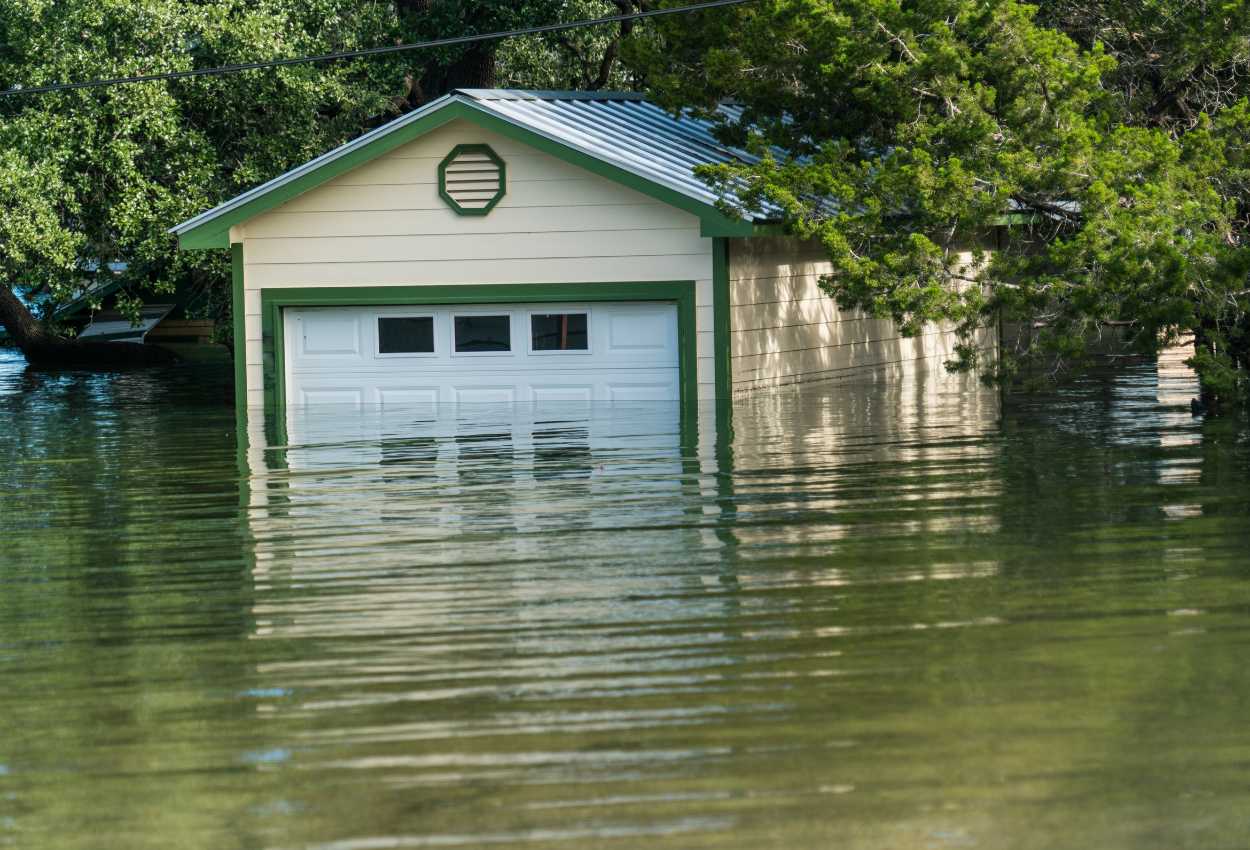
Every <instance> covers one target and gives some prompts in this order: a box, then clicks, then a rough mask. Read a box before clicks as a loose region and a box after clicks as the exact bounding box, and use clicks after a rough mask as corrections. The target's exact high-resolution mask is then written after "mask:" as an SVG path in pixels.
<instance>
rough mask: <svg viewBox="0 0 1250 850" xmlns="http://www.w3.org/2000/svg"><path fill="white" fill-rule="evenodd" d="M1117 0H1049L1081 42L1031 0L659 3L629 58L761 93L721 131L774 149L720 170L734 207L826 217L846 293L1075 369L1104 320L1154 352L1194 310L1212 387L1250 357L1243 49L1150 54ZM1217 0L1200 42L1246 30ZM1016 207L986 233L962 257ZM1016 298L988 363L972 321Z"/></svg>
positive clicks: (836, 292) (826, 235) (967, 357)
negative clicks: (670, 16)
mask: <svg viewBox="0 0 1250 850" xmlns="http://www.w3.org/2000/svg"><path fill="white" fill-rule="evenodd" d="M1120 5H1121V4H1120V3H1118V2H1117V0H1102V2H1101V3H1094V4H1076V3H1070V4H1066V5H1065V4H1064V3H1059V4H1056V6H1054V7H1049V8H1048V15H1049V17H1048V18H1047V20H1049V21H1050V22H1051V23H1054V24H1055V25H1056V26H1060V25H1062V26H1067V27H1068V28H1069V29H1071V30H1072V33H1073V35H1076V36H1078V37H1079V39H1081V40H1080V41H1078V39H1074V37H1073V35H1069V34H1068V33H1065V32H1063V31H1061V30H1060V29H1057V28H1054V27H1047V26H1045V25H1044V24H1043V22H1042V20H1040V19H1039V18H1038V17H1037V15H1036V12H1035V9H1034V8H1033V7H1030V6H1026V5H1024V4H1022V3H1019V2H1016V0H980V2H971V0H912V2H903V3H899V2H893V1H892V0H760V2H758V3H754V4H750V5H747V6H743V7H736V8H734V9H733V10H724V11H722V12H721V13H719V14H716V15H700V16H697V17H692V18H690V19H683V20H681V21H671V20H670V21H665V22H663V23H661V24H660V25H659V26H658V31H659V37H658V38H657V39H656V40H654V41H653V42H650V43H648V42H642V41H639V42H634V43H632V44H631V46H630V51H629V59H630V62H631V64H632V65H633V66H634V67H636V68H638V69H639V71H640V72H641V73H644V74H646V77H647V81H648V84H649V87H650V88H651V90H652V91H653V92H654V93H655V94H656V96H657V97H658V98H659V99H660V100H662V101H663V102H664V103H665V104H667V105H669V106H670V107H672V108H678V107H681V106H686V105H689V104H695V105H698V106H699V107H702V108H703V109H705V110H709V111H710V110H711V108H712V107H713V106H714V105H715V104H717V103H718V102H720V101H723V100H725V99H732V100H735V101H737V102H739V103H740V104H741V105H742V106H743V107H744V112H743V115H742V120H741V122H740V123H737V124H730V123H728V122H726V121H724V120H722V121H721V126H720V132H721V133H722V135H723V136H724V137H725V139H726V140H727V141H733V142H737V143H741V144H750V145H751V146H752V147H753V148H754V149H755V150H756V151H758V152H759V153H760V154H761V155H762V159H761V161H760V162H759V163H758V164H756V165H750V166H740V167H729V166H724V167H718V168H714V169H705V170H704V172H703V173H704V176H705V177H706V178H707V179H708V180H709V181H710V182H711V183H712V184H713V185H714V186H716V187H718V188H719V189H720V190H721V191H722V195H723V197H724V198H725V200H724V203H725V204H726V206H729V207H731V208H749V209H762V208H764V207H765V206H772V207H774V208H777V209H779V210H780V211H781V213H780V214H781V217H782V218H783V219H784V222H785V226H786V228H787V229H788V231H789V232H791V233H793V234H795V235H798V236H802V237H810V238H815V239H819V240H820V241H821V242H822V244H823V245H824V247H825V249H826V250H827V252H828V254H829V257H830V259H831V261H832V264H833V268H834V272H833V274H831V275H830V276H829V277H828V278H827V279H826V280H824V281H823V286H824V288H825V289H826V290H827V291H828V292H829V294H831V295H832V296H834V297H835V298H837V300H838V301H839V302H840V303H841V304H842V305H843V306H845V307H856V308H861V309H864V310H866V311H868V312H870V313H871V314H873V315H877V316H888V317H891V318H893V319H894V320H895V321H897V322H899V323H900V325H901V326H902V328H903V330H904V331H905V332H909V333H915V332H916V331H918V330H919V328H920V326H921V325H922V324H923V323H925V322H928V321H934V320H948V321H954V322H956V323H958V325H959V328H960V330H961V333H962V334H963V335H964V337H965V340H966V341H967V342H966V344H965V345H963V346H961V349H960V357H959V360H958V363H956V364H953V365H954V366H957V367H959V368H981V369H982V370H983V372H984V373H985V374H986V375H987V376H988V377H992V378H996V379H1000V380H1001V379H1005V378H1008V377H1011V376H1012V375H1015V374H1018V373H1019V372H1020V371H1021V370H1022V369H1025V368H1026V367H1029V368H1033V369H1034V370H1036V369H1037V368H1038V367H1041V370H1042V374H1044V375H1046V376H1054V375H1057V374H1058V373H1060V372H1062V371H1064V370H1065V369H1067V368H1068V367H1069V366H1071V365H1072V364H1073V363H1075V362H1079V361H1081V360H1082V359H1083V358H1084V357H1085V356H1086V355H1087V354H1088V350H1089V341H1090V339H1091V338H1092V337H1093V336H1094V335H1096V334H1097V333H1099V332H1101V330H1102V329H1104V328H1107V327H1115V328H1117V329H1119V331H1120V332H1121V333H1122V334H1123V335H1124V339H1125V340H1126V342H1127V343H1128V344H1129V345H1131V346H1132V347H1134V348H1135V349H1136V350H1138V351H1142V352H1152V351H1156V350H1158V348H1159V347H1160V346H1162V345H1166V344H1169V343H1171V342H1174V341H1175V340H1177V339H1179V338H1181V337H1182V336H1183V335H1184V334H1187V333H1190V332H1194V333H1196V334H1197V339H1198V350H1197V352H1196V354H1195V358H1194V364H1195V365H1196V366H1197V368H1198V370H1199V373H1200V375H1201V377H1202V380H1203V384H1204V394H1205V395H1206V396H1207V397H1208V400H1209V401H1212V402H1214V401H1215V400H1216V399H1217V398H1218V397H1226V396H1228V395H1230V394H1232V393H1234V392H1237V391H1244V390H1245V389H1246V387H1247V374H1248V369H1250V333H1248V323H1247V316H1248V315H1250V285H1248V284H1247V273H1248V271H1250V259H1248V253H1247V247H1246V246H1247V237H1248V235H1250V231H1248V229H1247V222H1246V211H1247V209H1248V207H1247V205H1246V198H1247V194H1246V186H1247V175H1248V173H1250V172H1248V171H1247V160H1246V152H1245V147H1246V145H1245V141H1246V139H1247V130H1248V128H1250V110H1248V109H1247V107H1246V102H1245V100H1244V99H1240V100H1239V99H1237V97H1236V96H1235V94H1234V93H1230V92H1227V91H1226V90H1225V89H1226V88H1227V86H1226V84H1225V82H1222V81H1225V80H1233V79H1237V80H1240V79H1241V76H1240V69H1241V68H1243V67H1244V64H1243V63H1244V56H1243V55H1242V54H1237V55H1236V56H1231V57H1230V56H1229V55H1227V51H1224V49H1223V48H1212V49H1211V50H1210V51H1208V52H1210V53H1212V56H1211V57H1210V58H1208V59H1194V58H1193V57H1190V58H1189V59H1188V60H1187V61H1188V64H1186V62H1182V61H1180V60H1179V59H1178V60H1177V61H1176V62H1172V63H1170V64H1169V63H1160V62H1159V61H1158V57H1157V56H1156V57H1154V60H1151V61H1153V62H1154V63H1155V64H1154V65H1151V64H1150V62H1147V61H1143V62H1140V63H1139V66H1140V67H1139V68H1138V69H1137V71H1136V72H1135V71H1134V69H1133V68H1132V67H1129V66H1128V64H1127V62H1126V59H1127V48H1126V49H1125V50H1120V49H1119V48H1115V49H1113V50H1112V51H1111V52H1110V53H1109V52H1108V48H1107V47H1105V46H1104V39H1106V38H1107V36H1106V35H1105V33H1107V32H1108V27H1107V25H1106V22H1108V21H1115V20H1117V19H1116V14H1117V11H1116V10H1117V9H1118V7H1119V6H1120ZM1142 5H1149V6H1153V7H1155V8H1156V9H1157V8H1158V7H1160V6H1164V5H1167V6H1171V7H1174V8H1176V9H1180V8H1182V7H1183V0H1169V2H1166V3H1165V2H1163V0H1157V2H1154V3H1144V4H1142ZM1233 5H1234V6H1236V5H1239V4H1238V3H1236V2H1234V3H1233ZM1221 9H1226V10H1228V11H1226V12H1225V13H1222V17H1221V16H1219V15H1217V16H1215V17H1213V18H1212V17H1205V18H1204V17H1202V16H1201V15H1200V14H1198V13H1194V14H1192V15H1190V16H1189V17H1190V18H1191V19H1192V20H1193V21H1194V24H1195V30H1194V33H1195V35H1194V38H1193V39H1192V40H1190V41H1185V42H1183V44H1188V43H1192V42H1197V41H1206V40H1210V39H1213V38H1215V37H1216V36H1217V35H1219V36H1222V35H1226V34H1227V33H1228V31H1229V30H1231V29H1237V30H1238V31H1239V32H1241V33H1242V34H1243V35H1244V32H1245V29H1246V27H1247V26H1250V24H1248V23H1247V20H1248V16H1246V15H1244V14H1242V15H1241V16H1240V17H1239V18H1237V17H1236V12H1235V10H1232V9H1231V8H1230V7H1227V6H1226V7H1221ZM1151 14H1152V13H1151V12H1150V11H1147V12H1145V13H1143V14H1142V17H1143V18H1144V19H1147V18H1149V17H1150V15H1151ZM1199 24H1201V26H1199ZM1082 27H1084V29H1083V30H1082ZM1127 27H1128V30H1132V25H1131V24H1130V25H1127ZM1078 30H1079V32H1078ZM1161 30H1162V26H1159V25H1156V26H1155V27H1154V28H1153V30H1152V31H1153V32H1156V33H1157V32H1160V31H1161ZM1137 37H1138V31H1127V30H1126V31H1125V32H1124V33H1123V38H1122V43H1124V44H1127V45H1130V46H1131V45H1135V44H1136V42H1135V39H1136V38H1137ZM1154 44H1156V45H1157V44H1158V42H1154ZM1241 44H1242V45H1243V51H1244V44H1245V41H1244V39H1243V41H1242V42H1241ZM1136 49H1138V50H1139V52H1140V53H1141V54H1142V55H1147V54H1149V53H1150V51H1151V50H1153V48H1146V47H1138V48H1136ZM1184 49H1185V48H1184V47H1183V46H1178V47H1177V53H1178V54H1182V53H1184ZM1234 52H1235V51H1234ZM1112 53H1114V54H1116V55H1112ZM1117 57H1118V58H1120V60H1121V61H1119V62H1117ZM1160 64H1164V65H1166V66H1167V72H1166V73H1162V74H1161V75H1160V78H1159V80H1158V82H1157V83H1155V84H1154V85H1155V90H1154V92H1152V93H1149V94H1144V93H1143V91H1142V86H1141V85H1140V80H1141V79H1142V78H1143V76H1148V74H1149V73H1155V71H1156V70H1157V69H1156V67H1155V66H1156V65H1160ZM1217 66H1218V67H1219V68H1223V69H1225V70H1223V71H1217V70H1213V69H1215V68H1217ZM1208 74H1213V75H1214V77H1213V79H1216V80H1218V81H1217V82H1212V83H1210V85H1205V86H1204V84H1203V83H1204V80H1206V79H1207V75H1208ZM1216 91H1218V92H1220V96H1219V97H1211V96H1209V95H1210V93H1211V92H1216ZM1202 92H1206V93H1207V94H1201V93H1202ZM1242 98H1244V95H1242ZM1169 104H1170V106H1169ZM1165 107H1166V108H1165ZM1202 110H1208V111H1207V112H1203V111H1202ZM709 114H710V112H709ZM769 146H773V147H771V148H770V147H769ZM778 148H780V149H783V150H785V151H788V153H787V154H780V153H776V151H777V149H778ZM1005 224H1010V225H1011V227H1010V229H1009V232H1008V238H1007V239H1006V241H1005V243H1004V244H1001V245H998V246H997V247H998V250H996V251H994V252H993V254H992V256H990V255H984V256H981V257H980V259H981V260H983V262H981V263H979V264H977V265H975V266H974V267H973V268H972V269H971V270H970V271H969V270H968V269H967V268H966V267H964V268H961V266H960V264H958V263H955V262H954V260H955V258H956V257H957V256H958V254H959V252H960V251H961V250H962V249H964V248H965V247H966V246H967V245H968V243H969V241H970V240H972V241H974V242H977V243H979V244H982V245H988V244H991V243H992V241H993V240H994V239H995V238H996V233H997V231H998V229H999V228H1000V227H1002V226H1003V225H1005ZM1000 316H1001V317H1003V318H1004V319H1006V320H1007V321H1008V322H1010V323H1013V324H1014V325H1017V326H1019V327H1020V328H1021V329H1022V332H1021V334H1020V339H1019V342H1018V343H1017V345H1016V347H1015V348H1012V349H1009V350H1007V351H1006V352H1004V356H1003V357H1002V358H1001V359H999V360H998V361H997V362H980V361H979V360H978V352H977V351H976V349H975V347H974V346H973V345H972V344H971V339H972V336H973V333H974V331H975V330H976V329H977V328H979V327H981V326H984V325H987V324H990V323H993V322H996V321H997V320H998V317H1000ZM1035 373H1036V371H1035Z"/></svg>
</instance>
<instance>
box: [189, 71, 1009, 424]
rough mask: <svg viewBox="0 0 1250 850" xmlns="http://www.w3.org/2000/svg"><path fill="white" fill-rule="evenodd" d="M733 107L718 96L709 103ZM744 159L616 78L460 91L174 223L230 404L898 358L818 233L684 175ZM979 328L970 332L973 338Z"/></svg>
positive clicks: (645, 390)
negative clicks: (225, 308) (541, 88)
mask: <svg viewBox="0 0 1250 850" xmlns="http://www.w3.org/2000/svg"><path fill="white" fill-rule="evenodd" d="M736 114H737V113H735V112H734V110H733V109H732V108H731V107H725V108H724V109H723V110H722V115H723V116H725V117H726V118H727V119H729V120H731V121H732V120H734V118H735V116H736ZM744 161H745V162H750V161H754V157H753V156H752V155H751V154H750V153H748V152H746V151H744V150H739V149H735V148H732V147H728V146H726V145H723V144H721V143H720V142H718V141H717V140H716V138H715V137H714V136H713V135H712V133H711V125H710V124H709V123H708V122H706V121H703V120H701V119H697V118H694V117H691V116H689V115H685V114H683V115H679V116H674V115H671V114H670V113H668V112H666V111H664V110H663V109H661V108H659V107H657V106H655V105H654V104H651V103H648V102H647V101H646V100H645V99H643V98H642V97H641V96H640V95H637V94H629V93H604V92H592V93H574V92H563V93H562V92H518V91H508V90H478V89H474V90H461V91H456V92H453V93H452V94H450V95H448V96H446V97H443V98H440V99H438V100H436V101H433V102H431V103H429V104H427V105H425V106H423V107H421V108H420V109H417V110H415V111H413V112H411V113H409V114H407V115H405V116H403V117H401V118H399V119H397V120H395V121H393V122H391V123H390V124H387V125H385V126H383V127H380V128H378V129H377V130H375V131H373V132H371V133H368V134H366V135H365V136H362V137H361V138H359V139H356V140H355V141H353V142H350V143H349V144H347V145H344V146H343V147H341V148H339V149H337V150H335V151H332V152H330V153H328V154H326V155H325V156H322V157H320V158H318V159H315V160H313V161H311V162H309V163H307V164H305V165H303V166H300V167H299V168H296V169H294V170H293V171H290V172H288V173H287V174H284V175H282V176H280V177H278V178H276V179H274V180H272V181H270V182H269V183H266V184H264V185H263V186H260V187H258V188H256V189H253V190H252V191H250V192H247V193H245V194H243V195H240V196H239V197H237V198H234V199H233V200H230V201H228V202H226V203H224V204H222V205H221V206H219V207H217V208H215V209H213V210H210V211H208V212H206V213H204V214H202V215H200V216H197V217H196V218H193V219H191V220H190V221H187V222H184V223H183V224H180V225H178V226H177V227H175V228H174V232H176V233H177V234H178V235H179V238H180V242H181V244H182V246H183V247H185V248H190V249H230V250H231V252H232V258H233V263H234V305H233V308H234V317H235V333H234V337H235V345H236V352H235V355H236V356H235V361H236V385H237V388H238V389H237V399H238V403H239V406H240V408H241V409H242V408H244V407H247V408H251V409H260V408H264V409H265V410H266V411H267V412H268V413H269V414H270V417H269V418H270V420H271V421H274V419H275V418H278V417H275V416H274V414H277V413H278V412H279V411H282V410H284V409H289V410H295V409H298V408H302V407H309V408H312V407H317V406H322V405H329V404H334V405H340V406H341V405H344V404H346V405H352V406H357V407H361V408H364V407H368V406H377V405H380V406H383V407H387V406H394V405H407V404H428V403H439V404H443V405H446V404H449V403H450V404H467V403H478V402H511V403H515V404H529V403H533V404H539V405H542V404H548V403H566V402H572V401H578V402H582V403H585V402H586V401H595V402H597V401H604V402H633V401H640V402H641V401H648V402H655V401H660V402H672V401H676V402H678V403H679V405H680V406H679V407H678V408H676V409H679V410H681V411H682V412H683V415H684V414H686V413H693V412H694V411H695V410H696V409H697V403H698V402H699V401H711V400H727V399H729V397H730V396H731V395H732V394H733V393H735V392H744V391H748V390H753V389H758V388H763V387H771V386H777V385H781V384H790V383H796V382H799V381H808V380H816V379H829V378H845V377H848V376H853V375H857V374H868V373H870V372H873V371H882V370H886V371H888V372H890V373H895V372H898V371H903V370H906V369H908V368H910V367H911V366H912V365H913V364H917V363H925V364H927V365H931V366H940V364H941V362H942V360H944V359H947V358H948V357H950V356H951V354H952V351H953V346H954V343H955V336H954V334H953V333H951V332H950V329H946V328H938V327H933V328H927V329H926V332H925V333H922V334H921V335H920V336H918V337H915V338H912V339H903V338H902V337H901V335H900V334H899V333H898V331H897V329H895V328H894V327H893V325H892V324H891V323H890V322H889V321H888V320H881V319H873V318H870V317H867V316H863V315H859V314H855V313H850V312H844V311H840V310H839V309H838V308H837V306H836V305H835V303H834V302H833V300H832V299H830V298H829V297H827V296H826V295H825V294H824V293H823V292H822V291H821V289H820V286H819V282H820V278H821V275H822V274H825V273H827V272H829V270H830V267H829V264H828V263H827V262H826V261H825V260H824V254H823V250H822V249H821V247H820V246H819V245H818V244H815V243H811V242H803V241H800V240H798V239H794V238H790V237H786V236H782V235H779V233H780V231H779V230H778V229H776V228H775V227H772V226H766V225H772V224H774V222H771V221H770V217H775V215H776V213H775V211H769V210H764V211H761V212H758V213H755V214H753V217H752V218H750V219H749V220H742V219H737V218H734V217H733V216H730V215H727V214H725V213H724V212H722V211H721V209H720V208H719V207H718V206H717V201H718V198H717V196H716V195H715V194H714V193H713V192H712V191H711V190H710V189H709V188H708V186H707V185H706V184H705V183H704V182H703V181H702V180H701V179H699V178H698V177H696V176H695V174H694V169H695V168H696V167H697V166H699V165H703V164H709V163H734V162H744ZM985 342H986V344H989V343H990V340H988V339H987V340H986V341H985Z"/></svg>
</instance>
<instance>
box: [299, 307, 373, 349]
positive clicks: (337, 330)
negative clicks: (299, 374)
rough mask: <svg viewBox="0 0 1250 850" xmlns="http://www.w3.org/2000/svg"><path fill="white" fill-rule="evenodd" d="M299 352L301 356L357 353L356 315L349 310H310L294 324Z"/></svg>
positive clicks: (358, 328)
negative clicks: (342, 311)
mask: <svg viewBox="0 0 1250 850" xmlns="http://www.w3.org/2000/svg"><path fill="white" fill-rule="evenodd" d="M296 337H297V341H298V343H299V353H300V355H301V356H303V357H337V358H343V357H349V358H352V359H358V358H359V357H360V355H361V353H362V352H361V344H360V343H361V333H360V316H358V315H355V314H351V313H329V312H326V313H321V312H310V313H308V314H307V315H303V316H301V317H300V321H299V322H297V323H296Z"/></svg>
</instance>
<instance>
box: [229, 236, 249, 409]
mask: <svg viewBox="0 0 1250 850" xmlns="http://www.w3.org/2000/svg"><path fill="white" fill-rule="evenodd" d="M230 279H231V280H230V283H231V286H230V296H231V297H230V318H231V320H232V326H233V334H234V338H233V339H232V340H231V342H232V343H233V347H234V409H235V411H236V412H243V411H246V410H247V318H246V313H245V311H246V307H245V305H244V302H243V243H241V242H234V243H232V244H231V245H230Z"/></svg>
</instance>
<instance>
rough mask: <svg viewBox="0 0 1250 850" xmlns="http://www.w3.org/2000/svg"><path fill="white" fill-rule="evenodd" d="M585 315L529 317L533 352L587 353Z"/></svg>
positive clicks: (547, 314)
mask: <svg viewBox="0 0 1250 850" xmlns="http://www.w3.org/2000/svg"><path fill="white" fill-rule="evenodd" d="M586 324H587V323H586V314H585V313H535V314H533V315H532V316H530V345H531V350H533V351H587V350H589V348H590V344H589V343H590V341H589V338H588V336H587V333H586Z"/></svg>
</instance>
